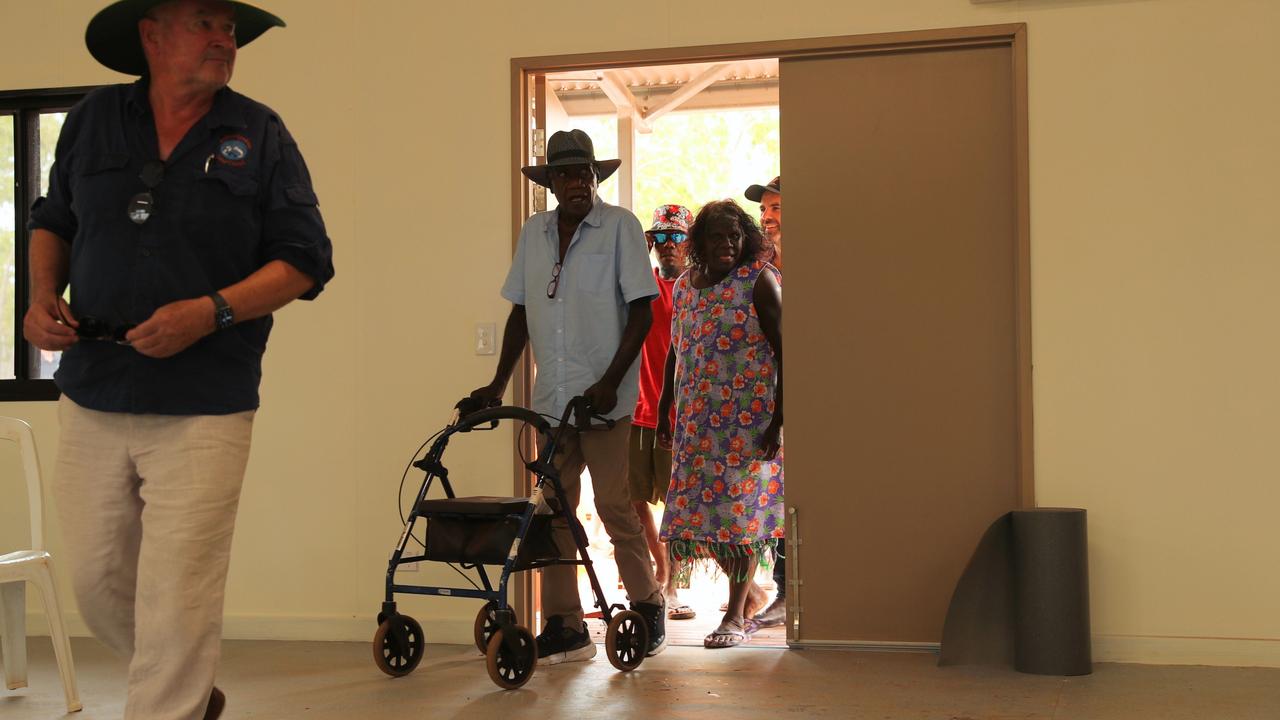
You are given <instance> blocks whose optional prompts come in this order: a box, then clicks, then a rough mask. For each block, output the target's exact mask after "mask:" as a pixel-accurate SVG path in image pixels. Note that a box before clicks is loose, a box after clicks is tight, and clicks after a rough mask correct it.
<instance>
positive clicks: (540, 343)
mask: <svg viewBox="0 0 1280 720" xmlns="http://www.w3.org/2000/svg"><path fill="white" fill-rule="evenodd" d="M557 212H558V211H557V210H551V211H549V212H542V213H538V214H536V215H534V216H533V217H531V218H529V219H528V220H527V221H526V222H525V224H524V227H523V228H521V230H520V240H519V242H518V244H517V245H516V255H515V258H514V259H513V260H512V262H511V270H510V271H509V272H508V273H507V280H506V282H505V283H503V286H502V297H504V298H506V299H507V300H510V301H511V302H512V303H515V304H516V305H523V306H524V307H525V313H526V318H527V321H528V325H529V342H530V343H531V344H532V346H533V358H534V361H535V362H537V364H538V370H537V378H536V380H535V381H534V385H533V410H534V411H536V412H540V413H546V414H548V415H552V416H554V417H557V418H559V417H560V416H561V415H562V414H563V413H564V408H565V406H566V405H567V404H568V402H569V400H570V399H572V398H573V397H575V396H577V395H581V394H582V393H583V392H584V391H585V390H586V389H587V388H589V387H591V386H592V385H594V384H595V383H596V382H597V381H598V380H599V379H600V377H601V376H603V375H604V372H605V370H607V369H608V368H609V363H610V362H612V360H613V356H614V354H615V353H616V352H617V350H618V344H619V343H620V342H621V341H622V330H623V328H625V327H626V324H627V311H628V303H630V302H632V301H634V300H639V299H641V298H646V297H649V298H651V297H654V296H656V295H657V294H658V284H657V282H655V281H654V279H653V266H652V265H651V264H650V263H649V251H648V247H647V246H646V245H645V241H644V228H642V227H641V225H640V221H639V220H637V219H636V216H635V215H632V214H631V213H630V212H629V211H628V210H625V209H623V208H620V207H615V206H613V205H610V204H608V203H606V202H605V201H603V200H600V199H599V198H597V199H596V202H595V206H594V207H592V209H591V212H590V213H588V214H587V217H586V219H585V220H583V221H582V224H581V225H579V226H578V230H577V231H576V232H575V233H574V235H573V239H572V241H570V243H569V249H568V251H567V252H566V253H565V258H564V263H563V266H562V268H561V270H560V282H559V286H558V287H557V289H556V296H555V297H554V298H548V297H547V286H548V284H549V283H550V282H551V277H552V274H553V272H554V268H555V264H556V262H557V261H558V260H559V259H560V258H559V254H560V253H559V246H560V238H559V235H558V233H557V231H556V220H557V217H558V215H557ZM639 372H640V362H639V357H637V359H636V362H634V363H632V365H631V367H630V369H628V370H627V374H626V376H625V377H624V378H623V380H622V383H621V384H620V385H619V386H618V405H617V407H616V408H614V410H613V412H611V413H609V417H611V418H614V419H619V418H624V417H627V416H628V415H630V414H631V412H632V411H633V410H634V409H635V406H636V398H637V396H638V395H639V387H638V382H637V378H638V376H639Z"/></svg>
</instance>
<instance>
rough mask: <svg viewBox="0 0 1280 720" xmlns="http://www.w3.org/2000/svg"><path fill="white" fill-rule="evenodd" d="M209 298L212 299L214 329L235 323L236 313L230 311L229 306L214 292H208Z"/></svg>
mask: <svg viewBox="0 0 1280 720" xmlns="http://www.w3.org/2000/svg"><path fill="white" fill-rule="evenodd" d="M209 298H210V299H211V300H213V328H214V329H215V330H225V329H226V328H229V327H231V326H232V325H235V324H236V314H235V313H234V312H232V311H231V306H230V305H228V304H227V301H226V300H225V299H223V297H222V296H221V295H219V294H218V293H216V292H212V293H209Z"/></svg>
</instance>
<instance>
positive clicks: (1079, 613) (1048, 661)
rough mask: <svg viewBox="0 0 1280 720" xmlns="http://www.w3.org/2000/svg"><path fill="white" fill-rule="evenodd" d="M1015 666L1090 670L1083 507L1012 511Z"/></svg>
mask: <svg viewBox="0 0 1280 720" xmlns="http://www.w3.org/2000/svg"><path fill="white" fill-rule="evenodd" d="M1013 571H1014V572H1013V577H1014V608H1015V611H1014V612H1015V617H1014V627H1015V633H1014V634H1015V637H1016V640H1015V647H1014V663H1013V666H1014V668H1015V669H1016V670H1018V671H1019V672H1025V673H1035V674H1037V675H1088V674H1089V673H1091V672H1093V659H1092V648H1091V646H1090V640H1089V543H1088V534H1087V531H1086V515H1085V511H1084V510H1082V509H1080V508H1035V509H1031V510H1015V511H1014V512H1013Z"/></svg>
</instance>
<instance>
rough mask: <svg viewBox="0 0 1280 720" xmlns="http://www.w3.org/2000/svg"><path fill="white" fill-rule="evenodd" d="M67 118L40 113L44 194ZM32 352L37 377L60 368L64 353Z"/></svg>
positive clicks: (35, 349) (47, 376)
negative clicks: (36, 362)
mask: <svg viewBox="0 0 1280 720" xmlns="http://www.w3.org/2000/svg"><path fill="white" fill-rule="evenodd" d="M66 119H67V114H66V113H65V112H49V113H41V114H40V194H42V195H43V194H44V193H46V192H48V190H49V170H50V168H52V167H53V151H54V149H55V148H57V146H58V135H59V134H60V133H61V132H62V123H63V122H64V121H65V120H66ZM67 240H70V238H67ZM63 297H66V298H68V299H69V298H70V293H69V292H68V293H64V295H63ZM32 352H36V353H39V355H40V364H39V367H37V368H36V373H35V377H36V378H42V379H48V378H52V377H53V373H54V371H55V370H57V369H58V361H59V360H60V359H61V358H62V353H57V352H50V351H48V350H40V349H38V348H33V350H32Z"/></svg>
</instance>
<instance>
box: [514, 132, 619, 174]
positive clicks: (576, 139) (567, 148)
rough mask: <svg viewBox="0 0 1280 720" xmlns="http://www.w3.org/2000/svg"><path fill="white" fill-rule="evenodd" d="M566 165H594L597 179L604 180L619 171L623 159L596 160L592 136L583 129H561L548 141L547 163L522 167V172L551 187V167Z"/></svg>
mask: <svg viewBox="0 0 1280 720" xmlns="http://www.w3.org/2000/svg"><path fill="white" fill-rule="evenodd" d="M565 165H593V166H595V169H596V180H597V181H598V182H604V180H605V178H607V177H609V176H610V175H612V174H613V173H614V172H616V171H617V169H618V166H620V165H622V161H621V160H596V148H595V145H593V144H592V143H591V136H590V135H587V134H586V133H585V132H583V131H581V130H560V131H558V132H556V133H554V134H553V135H552V136H551V139H550V140H548V141H547V164H546V165H529V166H527V167H522V168H520V172H522V173H524V176H525V177H527V178H529V179H530V180H532V181H534V182H536V183H538V184H539V185H541V186H542V187H545V188H550V187H551V172H550V171H551V168H553V167H563V166H565Z"/></svg>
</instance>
